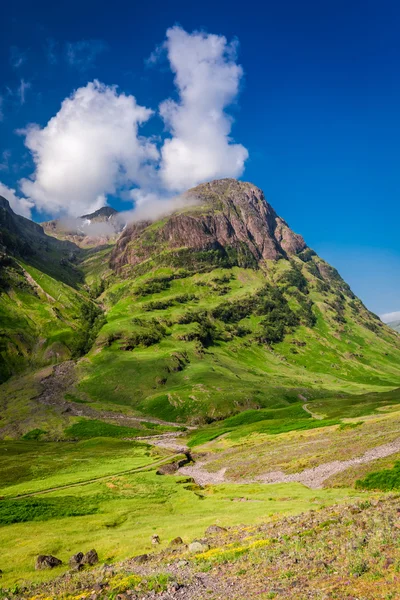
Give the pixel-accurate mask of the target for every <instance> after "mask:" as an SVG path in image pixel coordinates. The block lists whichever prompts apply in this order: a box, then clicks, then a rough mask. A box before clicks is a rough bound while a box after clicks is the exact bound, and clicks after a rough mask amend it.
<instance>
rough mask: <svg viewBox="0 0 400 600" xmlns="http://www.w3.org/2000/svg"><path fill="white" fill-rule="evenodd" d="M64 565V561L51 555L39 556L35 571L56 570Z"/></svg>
mask: <svg viewBox="0 0 400 600" xmlns="http://www.w3.org/2000/svg"><path fill="white" fill-rule="evenodd" d="M60 565H62V561H61V560H60V559H59V558H56V557H55V556H52V555H51V554H39V556H38V557H37V559H36V563H35V569H36V571H41V570H43V569H54V567H59V566H60Z"/></svg>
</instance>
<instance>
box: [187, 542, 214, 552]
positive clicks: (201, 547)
mask: <svg viewBox="0 0 400 600" xmlns="http://www.w3.org/2000/svg"><path fill="white" fill-rule="evenodd" d="M209 549H210V546H209V545H208V544H207V543H206V542H202V541H201V540H193V542H192V543H191V544H189V552H206V551H207V550H209Z"/></svg>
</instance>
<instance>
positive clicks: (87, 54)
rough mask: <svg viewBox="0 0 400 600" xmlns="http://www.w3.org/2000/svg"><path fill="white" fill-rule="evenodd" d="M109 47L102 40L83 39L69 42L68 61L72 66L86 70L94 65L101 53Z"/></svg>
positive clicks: (67, 49) (67, 47) (67, 48)
mask: <svg viewBox="0 0 400 600" xmlns="http://www.w3.org/2000/svg"><path fill="white" fill-rule="evenodd" d="M106 49H107V45H106V44H105V43H104V42H102V41H101V40H82V41H80V42H69V43H68V44H67V46H66V57H67V62H68V64H69V65H71V67H76V68H77V69H79V70H81V71H86V70H87V69H89V68H90V67H92V66H93V65H94V62H95V60H96V58H97V56H98V55H99V54H101V53H102V52H104V51H105V50H106Z"/></svg>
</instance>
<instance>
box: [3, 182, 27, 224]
mask: <svg viewBox="0 0 400 600" xmlns="http://www.w3.org/2000/svg"><path fill="white" fill-rule="evenodd" d="M0 196H3V197H4V198H5V199H6V200H8V201H9V203H10V206H11V208H12V209H13V211H14V212H15V213H17V215H22V216H23V217H28V218H30V217H31V209H32V208H33V206H34V203H33V202H32V200H29V199H28V198H20V197H19V196H17V193H16V191H15V190H14V189H12V188H9V187H7V186H6V185H4V183H1V181H0Z"/></svg>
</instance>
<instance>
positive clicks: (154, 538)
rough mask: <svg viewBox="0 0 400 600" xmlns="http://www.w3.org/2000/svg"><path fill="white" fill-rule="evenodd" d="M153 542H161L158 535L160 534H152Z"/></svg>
mask: <svg viewBox="0 0 400 600" xmlns="http://www.w3.org/2000/svg"><path fill="white" fill-rule="evenodd" d="M151 543H152V544H159V543H160V538H159V536H158V535H155V534H154V535H152V536H151Z"/></svg>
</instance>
